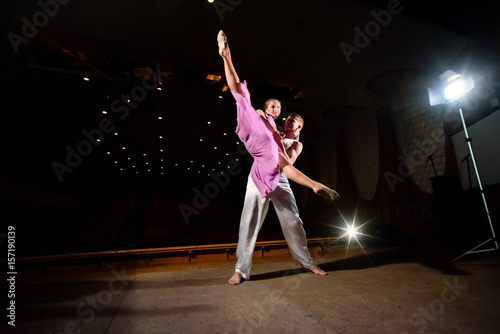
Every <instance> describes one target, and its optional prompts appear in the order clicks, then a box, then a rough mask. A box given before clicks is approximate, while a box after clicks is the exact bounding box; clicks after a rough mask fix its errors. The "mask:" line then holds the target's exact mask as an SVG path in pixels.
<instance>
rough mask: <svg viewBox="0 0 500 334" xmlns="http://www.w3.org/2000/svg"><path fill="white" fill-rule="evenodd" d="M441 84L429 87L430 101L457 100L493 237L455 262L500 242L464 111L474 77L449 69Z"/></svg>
mask: <svg viewBox="0 0 500 334" xmlns="http://www.w3.org/2000/svg"><path fill="white" fill-rule="evenodd" d="M439 81H440V83H441V84H440V85H439V86H438V87H430V88H429V89H428V93H429V102H430V105H431V106H436V105H440V104H445V103H449V102H452V101H453V102H456V103H457V108H458V112H459V113H460V119H461V120H462V125H463V128H464V134H465V141H466V142H467V145H468V148H469V153H470V157H471V160H472V165H473V166H474V171H475V173H476V178H477V183H478V185H479V190H480V192H481V197H482V199H483V204H484V209H485V211H486V217H487V218H488V223H489V225H490V231H491V235H492V237H491V238H489V239H488V240H486V241H484V242H483V243H481V244H479V245H477V246H476V247H474V248H472V249H471V250H469V251H467V252H465V253H464V254H462V255H460V256H459V257H457V258H455V259H453V260H452V261H450V262H454V261H456V260H458V259H460V258H461V257H462V256H464V255H467V254H473V253H480V252H488V251H495V250H496V251H498V242H497V239H496V236H495V230H494V229H493V223H492V221H491V216H490V211H489V209H488V204H487V203H486V197H485V195H484V190H483V185H482V183H481V178H480V177H479V170H478V168H477V165H476V159H475V158H474V152H473V150H472V144H471V142H472V139H471V138H470V137H469V133H468V132H467V125H466V124H465V118H464V114H463V112H462V97H463V96H464V95H465V94H467V93H468V92H469V91H471V90H472V89H473V88H474V79H473V78H472V77H467V78H464V77H462V76H461V75H460V74H458V73H456V72H453V71H451V70H448V71H446V72H444V73H443V74H441V75H440V76H439ZM489 242H493V244H494V246H495V247H494V248H488V249H480V248H481V247H483V246H484V245H486V244H488V243H489Z"/></svg>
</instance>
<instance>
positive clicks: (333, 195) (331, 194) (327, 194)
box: [313, 184, 340, 202]
mask: <svg viewBox="0 0 500 334" xmlns="http://www.w3.org/2000/svg"><path fill="white" fill-rule="evenodd" d="M313 191H314V193H315V194H316V195H320V196H323V197H324V198H326V199H327V200H329V201H332V202H333V201H336V200H338V199H339V198H340V195H339V193H338V192H336V191H335V190H333V189H330V188H328V187H327V186H324V185H322V184H319V185H318V186H316V187H314V188H313Z"/></svg>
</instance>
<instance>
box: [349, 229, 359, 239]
mask: <svg viewBox="0 0 500 334" xmlns="http://www.w3.org/2000/svg"><path fill="white" fill-rule="evenodd" d="M356 234H358V231H356V229H355V228H354V227H348V228H347V235H349V237H350V238H351V237H355V236H356Z"/></svg>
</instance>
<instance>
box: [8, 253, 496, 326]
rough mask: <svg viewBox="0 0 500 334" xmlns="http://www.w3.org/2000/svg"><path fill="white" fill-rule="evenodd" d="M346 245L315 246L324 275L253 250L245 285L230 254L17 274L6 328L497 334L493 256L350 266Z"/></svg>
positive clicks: (395, 259) (353, 259)
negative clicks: (234, 282)
mask: <svg viewBox="0 0 500 334" xmlns="http://www.w3.org/2000/svg"><path fill="white" fill-rule="evenodd" d="M345 247H346V246H345V245H344V246H337V247H335V248H332V249H329V250H324V251H323V252H318V250H319V249H318V248H315V249H311V253H313V252H314V253H315V254H314V255H315V257H316V258H317V259H318V264H320V265H321V268H323V269H324V270H325V271H327V272H328V276H324V277H320V276H315V275H314V274H312V273H310V272H306V271H304V270H302V269H300V268H299V267H298V266H296V265H294V264H293V262H292V260H291V256H290V255H289V254H286V252H282V254H280V253H279V252H274V253H273V252H271V253H270V254H265V255H264V257H263V258H262V257H261V255H260V253H256V254H255V260H254V266H253V269H252V277H251V280H249V281H245V282H243V283H242V284H241V285H239V286H230V285H228V284H227V280H228V278H229V277H230V276H231V275H232V274H233V269H234V263H235V259H234V257H232V258H230V259H229V260H226V259H225V258H224V259H215V258H214V259H208V258H207V259H195V260H194V261H193V262H191V263H183V262H182V261H181V262H179V263H175V262H174V260H173V259H170V260H169V259H165V260H164V261H163V262H162V263H155V261H153V264H150V265H149V266H148V267H145V266H141V265H140V264H139V263H137V262H135V263H134V262H129V263H128V262H119V263H108V264H107V265H106V267H105V268H103V269H102V270H100V271H98V270H96V269H95V268H93V267H90V266H89V267H82V266H80V267H77V266H75V267H64V268H56V269H53V270H51V271H49V273H48V274H47V275H45V276H42V275H41V274H40V273H39V272H37V271H31V272H25V273H22V272H20V273H18V276H17V282H16V292H15V294H16V296H15V303H16V304H15V305H16V310H15V316H16V318H15V327H12V326H8V325H7V321H9V319H8V318H7V320H5V318H4V321H3V324H2V327H3V328H7V332H9V333H23V334H26V333H52V334H56V333H57V334H59V333H92V334H100V333H106V334H129V333H141V334H142V333H374V334H380V333H397V334H403V333H467V334H471V333H496V332H497V331H498V325H499V319H500V289H499V282H500V256H499V255H498V253H496V252H490V253H483V254H474V255H467V256H465V257H463V258H461V259H460V260H458V261H457V262H454V263H453V264H451V265H446V262H447V261H446V260H451V259H452V258H453V257H451V256H450V257H448V255H446V254H447V253H446V252H440V251H438V250H434V249H433V248H432V247H427V246H419V247H404V248H380V249H370V250H369V251H368V253H369V259H368V257H367V256H365V255H364V254H363V252H362V251H361V250H360V249H354V250H353V249H351V251H350V252H349V255H348V257H347V258H345V253H346V248H345ZM447 257H448V258H447ZM4 310H5V308H4ZM4 312H5V311H4ZM6 312H7V314H8V312H9V311H8V310H7V311H6ZM2 332H3V333H5V331H4V330H2Z"/></svg>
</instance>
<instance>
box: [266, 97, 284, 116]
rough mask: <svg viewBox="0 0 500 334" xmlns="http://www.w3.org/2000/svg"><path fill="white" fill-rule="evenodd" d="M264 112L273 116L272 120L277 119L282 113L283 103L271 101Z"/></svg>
mask: <svg viewBox="0 0 500 334" xmlns="http://www.w3.org/2000/svg"><path fill="white" fill-rule="evenodd" d="M264 111H265V112H266V114H268V115H271V117H272V118H276V117H278V116H279V115H280V113H281V103H280V102H279V101H277V100H271V101H269V103H268V104H267V107H266V110H264Z"/></svg>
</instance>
